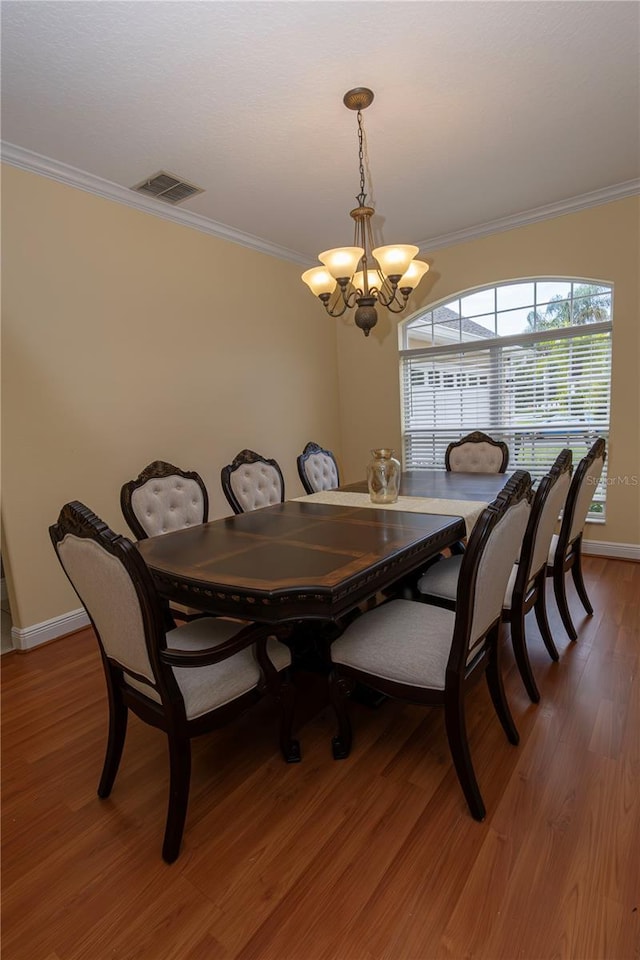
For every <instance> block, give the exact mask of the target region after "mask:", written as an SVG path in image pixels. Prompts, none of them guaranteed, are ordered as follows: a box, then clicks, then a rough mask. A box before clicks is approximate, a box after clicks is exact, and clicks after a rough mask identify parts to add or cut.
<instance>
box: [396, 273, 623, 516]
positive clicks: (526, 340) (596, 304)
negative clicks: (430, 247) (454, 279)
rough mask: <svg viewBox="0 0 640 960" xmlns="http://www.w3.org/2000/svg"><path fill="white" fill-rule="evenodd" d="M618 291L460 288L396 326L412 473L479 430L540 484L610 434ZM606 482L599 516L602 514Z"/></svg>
mask: <svg viewBox="0 0 640 960" xmlns="http://www.w3.org/2000/svg"><path fill="white" fill-rule="evenodd" d="M612 317H613V288H612V286H610V285H608V284H605V283H601V282H600V281H594V280H584V279H575V278H571V279H567V278H557V277H543V278H534V279H522V280H513V281H510V282H509V283H502V284H499V285H496V286H489V287H482V288H475V289H473V290H465V291H463V292H461V293H460V294H458V295H456V296H455V297H449V298H447V299H446V300H443V301H440V302H438V303H435V304H432V305H431V306H429V307H428V308H427V309H426V310H424V311H422V312H421V313H420V314H419V315H418V316H415V317H412V318H411V319H409V320H407V321H405V323H404V324H402V325H401V328H400V338H401V341H400V369H401V391H402V428H403V448H404V449H403V453H404V466H405V468H406V469H410V468H416V467H439V468H442V467H443V465H444V452H445V449H446V447H447V444H449V443H450V442H451V441H452V440H458V439H460V437H461V436H463V435H464V434H466V433H469V432H471V431H472V430H484V431H485V433H488V434H490V435H491V436H492V437H494V438H495V439H497V440H504V441H505V443H506V444H507V445H508V447H509V451H510V459H509V468H510V469H511V468H513V469H516V468H522V469H524V470H529V471H530V473H531V475H532V477H533V478H534V479H538V478H539V477H541V476H543V475H544V474H545V473H546V471H547V470H548V468H549V467H550V466H551V464H552V463H553V461H554V459H555V457H556V456H557V454H558V453H559V452H560V450H561V449H562V448H563V447H571V449H572V450H573V458H574V463H575V462H577V461H578V460H579V459H580V458H581V457H582V456H583V455H584V453H585V451H586V450H587V449H588V448H589V447H590V446H591V444H592V443H593V441H594V440H595V438H596V437H604V438H605V440H606V439H608V436H609V397H610V380H611V324H612ZM605 491H606V477H604V478H603V480H602V481H601V483H600V485H599V487H598V488H597V490H596V491H595V495H594V502H593V504H592V507H591V512H590V515H591V516H592V517H603V516H604V501H605Z"/></svg>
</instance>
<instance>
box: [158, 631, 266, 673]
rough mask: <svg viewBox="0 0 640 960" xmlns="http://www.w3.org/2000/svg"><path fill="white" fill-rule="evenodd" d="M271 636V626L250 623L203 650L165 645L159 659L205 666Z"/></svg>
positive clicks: (186, 664) (177, 664)
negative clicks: (215, 644) (222, 640)
mask: <svg viewBox="0 0 640 960" xmlns="http://www.w3.org/2000/svg"><path fill="white" fill-rule="evenodd" d="M271 636H276V632H275V631H274V629H273V627H268V626H266V625H258V624H254V623H252V624H250V625H249V626H247V627H244V628H243V629H242V630H240V632H239V633H236V634H235V635H234V636H233V637H229V639H228V640H225V642H224V643H221V644H219V645H218V646H217V647H205V648H204V649H203V650H176V649H172V648H171V647H167V648H166V649H164V650H161V651H160V659H161V660H162V662H163V663H168V664H169V665H170V666H172V667H207V666H209V665H210V664H212V663H220V661H222V660H228V659H229V657H233V656H234V654H236V653H239V652H240V650H244V649H245V647H250V646H252V645H253V644H256V643H258V642H260V641H262V645H264V644H266V641H267V639H268V638H269V637H271Z"/></svg>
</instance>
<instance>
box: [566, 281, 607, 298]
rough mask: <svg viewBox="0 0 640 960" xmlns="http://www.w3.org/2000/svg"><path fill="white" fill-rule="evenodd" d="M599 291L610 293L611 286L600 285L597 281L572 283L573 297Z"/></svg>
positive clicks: (592, 294) (591, 294)
mask: <svg viewBox="0 0 640 960" xmlns="http://www.w3.org/2000/svg"><path fill="white" fill-rule="evenodd" d="M599 293H611V287H602V286H599V285H598V284H597V283H574V285H573V295H574V297H584V296H586V295H587V294H589V295H590V296H594V295H597V294H599Z"/></svg>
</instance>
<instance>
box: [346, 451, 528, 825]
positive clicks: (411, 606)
mask: <svg viewBox="0 0 640 960" xmlns="http://www.w3.org/2000/svg"><path fill="white" fill-rule="evenodd" d="M530 491H531V478H530V476H529V474H528V473H527V472H526V471H523V470H518V471H516V472H515V473H514V474H513V476H512V477H511V478H510V480H509V481H508V482H507V484H506V485H505V487H504V489H503V491H502V492H501V493H500V494H499V495H498V497H497V498H496V499H495V500H494V501H493V503H491V504H489V506H488V507H486V508H485V509H484V511H483V513H482V515H481V517H480V519H479V520H478V522H477V523H476V525H475V526H474V528H473V531H472V533H471V536H470V537H469V544H468V547H467V550H466V551H465V553H464V555H463V557H462V561H461V567H460V577H459V581H458V602H457V607H456V611H455V612H453V611H452V610H445V609H443V608H442V607H437V606H433V605H429V604H426V603H419V602H416V601H415V600H390V601H388V602H387V603H383V604H381V605H380V606H379V607H376V608H375V609H374V610H371V611H368V612H367V613H363V614H362V615H361V616H360V617H359V618H357V619H356V620H355V621H354V622H353V623H351V624H350V625H349V626H348V627H347V628H346V629H345V631H344V632H343V634H342V635H341V636H340V637H339V638H338V639H337V640H335V641H334V643H333V644H332V645H331V646H330V648H329V657H330V660H331V673H330V677H329V687H330V691H331V701H332V704H333V707H334V710H335V713H336V717H337V721H338V733H337V735H336V736H335V737H334V738H333V741H332V745H333V756H334V758H335V759H337V760H338V759H343V758H345V757H347V756H348V755H349V753H350V751H351V740H352V732H351V724H350V721H349V716H348V712H347V706H346V698H347V696H348V694H349V692H350V690H351V689H352V686H353V685H354V684H355V682H358V681H359V682H361V683H364V684H366V685H367V686H369V687H373V689H375V690H377V691H379V692H380V693H382V694H386V695H387V696H390V697H395V698H398V699H401V700H407V701H409V702H412V703H422V704H426V705H430V706H431V705H438V706H443V707H444V717H445V728H446V733H447V739H448V741H449V747H450V749H451V755H452V758H453V763H454V766H455V769H456V773H457V775H458V779H459V781H460V785H461V787H462V790H463V793H464V795H465V798H466V801H467V804H468V806H469V810H470V812H471V814H472V816H473V817H474V818H475V819H476V820H483V819H484V817H485V812H486V811H485V806H484V802H483V799H482V795H481V793H480V788H479V786H478V782H477V779H476V776H475V772H474V769H473V764H472V761H471V754H470V751H469V743H468V739H467V733H466V724H465V696H466V691H467V689H468V687H469V685H470V683H471V682H472V681H473V680H475V679H476V678H477V677H478V676H479V674H480V671H481V670H484V673H485V676H486V680H487V684H488V687H489V692H490V694H491V699H492V701H493V705H494V707H495V710H496V713H497V714H498V717H499V719H500V722H501V724H502V726H503V728H504V730H505V733H506V735H507V738H508V739H509V741H510V742H511V743H513V744H517V743H518V742H519V736H518V731H517V729H516V726H515V724H514V722H513V718H512V716H511V712H510V710H509V705H508V703H507V700H506V697H505V693H504V687H503V682H502V673H501V669H500V642H499V640H500V616H501V611H502V600H503V597H504V593H505V589H506V585H507V581H508V579H509V574H510V572H511V568H512V567H513V563H514V560H515V558H516V556H517V554H518V550H519V549H520V546H521V544H522V536H523V533H524V530H525V527H526V525H527V520H528V517H529V512H530V507H529V496H530Z"/></svg>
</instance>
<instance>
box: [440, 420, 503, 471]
mask: <svg viewBox="0 0 640 960" xmlns="http://www.w3.org/2000/svg"><path fill="white" fill-rule="evenodd" d="M444 465H445V468H446V469H447V470H453V471H458V472H464V473H504V472H505V471H506V469H507V466H508V465H509V448H508V446H507V445H506V443H503V442H502V440H494V439H493V438H492V437H490V436H489V435H488V434H486V433H482V431H481V430H475V431H474V432H473V433H468V434H467V435H466V437H462V439H461V440H456V441H455V443H450V444H449V446H448V447H447V449H446V451H445V455H444Z"/></svg>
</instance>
